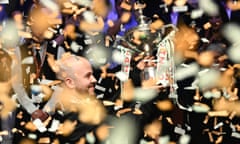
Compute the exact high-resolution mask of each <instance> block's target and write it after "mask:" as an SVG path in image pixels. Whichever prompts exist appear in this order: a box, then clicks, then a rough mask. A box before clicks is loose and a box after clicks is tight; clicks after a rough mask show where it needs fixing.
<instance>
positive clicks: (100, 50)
mask: <svg viewBox="0 0 240 144" xmlns="http://www.w3.org/2000/svg"><path fill="white" fill-rule="evenodd" d="M108 54H109V52H108V50H107V48H105V47H101V46H92V47H90V48H89V50H88V51H87V52H86V54H85V56H86V57H87V58H88V59H89V61H90V62H91V64H92V65H93V66H94V67H100V66H102V65H104V64H106V63H107V61H108V58H109V55H108Z"/></svg>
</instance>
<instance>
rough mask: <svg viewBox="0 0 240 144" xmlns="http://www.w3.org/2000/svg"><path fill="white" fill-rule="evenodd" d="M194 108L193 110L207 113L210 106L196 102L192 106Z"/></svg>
mask: <svg viewBox="0 0 240 144" xmlns="http://www.w3.org/2000/svg"><path fill="white" fill-rule="evenodd" d="M192 109H193V111H195V112H197V113H206V112H208V111H209V110H210V108H209V107H206V106H202V105H197V104H194V105H193V106H192Z"/></svg>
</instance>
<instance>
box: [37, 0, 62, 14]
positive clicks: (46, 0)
mask: <svg viewBox="0 0 240 144" xmlns="http://www.w3.org/2000/svg"><path fill="white" fill-rule="evenodd" d="M40 4H42V5H43V6H44V7H46V8H48V9H49V10H51V11H52V12H56V11H57V12H58V11H59V6H58V5H57V3H55V2H54V1H53V0H40Z"/></svg>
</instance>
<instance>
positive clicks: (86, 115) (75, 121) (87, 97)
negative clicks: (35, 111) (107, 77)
mask: <svg viewBox="0 0 240 144" xmlns="http://www.w3.org/2000/svg"><path fill="white" fill-rule="evenodd" d="M53 69H54V70H55V71H56V74H57V78H58V79H59V80H61V81H62V83H61V84H60V85H59V86H57V87H56V88H55V89H54V90H55V91H54V93H53V95H52V97H51V99H50V100H49V101H48V103H47V104H46V105H45V107H44V109H43V111H45V112H47V113H49V114H50V115H51V116H52V118H53V119H56V120H58V121H60V123H61V125H59V127H58V128H57V129H56V130H55V133H56V134H57V135H56V138H57V139H58V140H59V141H60V142H61V143H62V142H65V143H77V142H79V141H81V140H82V139H85V137H86V135H87V134H88V133H89V132H93V131H94V130H95V129H96V128H97V125H99V124H100V123H101V122H103V121H104V118H105V116H106V113H105V112H106V111H105V108H104V106H103V105H102V103H101V102H100V101H99V100H97V99H96V97H95V93H94V88H95V83H96V79H95V77H94V76H93V70H92V67H91V64H90V62H89V61H88V60H87V59H86V58H84V57H80V56H76V55H65V56H63V57H62V58H61V59H60V60H58V61H57V62H56V65H55V68H53ZM59 112H60V113H59Z"/></svg>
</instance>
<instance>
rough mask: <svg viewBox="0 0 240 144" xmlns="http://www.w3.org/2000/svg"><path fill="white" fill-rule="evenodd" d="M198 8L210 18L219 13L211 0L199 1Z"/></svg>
mask: <svg viewBox="0 0 240 144" xmlns="http://www.w3.org/2000/svg"><path fill="white" fill-rule="evenodd" d="M199 7H200V8H201V9H202V10H203V11H204V12H205V13H207V14H208V15H210V16H216V15H218V13H219V8H218V6H217V5H216V4H215V3H214V2H213V1H212V0H199Z"/></svg>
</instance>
